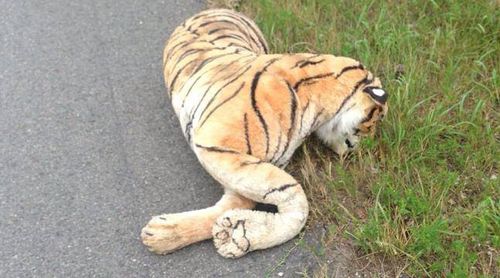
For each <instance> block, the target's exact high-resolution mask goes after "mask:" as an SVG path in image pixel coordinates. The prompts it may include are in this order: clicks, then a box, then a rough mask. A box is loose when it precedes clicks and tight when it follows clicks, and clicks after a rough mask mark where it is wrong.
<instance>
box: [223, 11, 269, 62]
mask: <svg viewBox="0 0 500 278" xmlns="http://www.w3.org/2000/svg"><path fill="white" fill-rule="evenodd" d="M215 16H226V17H229V18H232V19H234V20H237V21H239V22H243V23H244V24H245V25H246V26H247V27H248V28H250V30H251V31H252V32H248V34H249V35H250V38H251V39H252V41H253V42H254V43H255V45H257V46H259V43H257V41H255V39H254V38H253V36H252V34H253V35H255V36H256V37H257V39H258V40H259V42H260V46H261V47H262V48H263V50H264V53H266V54H267V53H268V52H269V50H268V49H267V46H266V43H265V42H264V38H262V36H260V35H259V32H258V31H257V30H256V29H255V28H254V27H253V26H252V24H251V23H250V22H249V21H248V20H247V19H246V18H244V17H242V16H241V15H239V14H232V13H225V14H217V15H215Z"/></svg>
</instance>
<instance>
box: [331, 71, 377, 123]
mask: <svg viewBox="0 0 500 278" xmlns="http://www.w3.org/2000/svg"><path fill="white" fill-rule="evenodd" d="M372 81H373V79H368V74H366V76H365V77H364V78H363V79H361V80H360V81H358V82H357V83H356V85H354V88H353V89H352V91H351V93H350V94H349V95H348V96H347V97H346V98H345V99H344V100H343V101H342V104H340V107H339V108H338V109H337V112H335V114H333V116H334V117H335V116H336V115H337V114H338V113H339V112H340V110H341V109H342V107H344V105H345V104H346V103H347V101H348V100H349V99H350V98H351V97H352V96H353V95H354V94H355V93H356V91H357V90H358V89H359V87H360V86H361V85H363V84H365V85H368V84H370V83H372Z"/></svg>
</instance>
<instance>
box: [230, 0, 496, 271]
mask: <svg viewBox="0 0 500 278" xmlns="http://www.w3.org/2000/svg"><path fill="white" fill-rule="evenodd" d="M232 2H237V1H232ZM233 4H234V3H233ZM237 8H238V9H239V10H241V11H243V12H244V13H246V14H248V15H250V16H252V17H254V18H255V20H256V22H257V24H258V25H259V26H260V27H261V29H262V30H263V32H264V34H265V36H266V38H267V39H268V42H269V44H270V47H271V49H272V51H273V52H321V53H330V54H334V55H338V56H349V57H352V58H355V59H358V60H360V61H361V62H362V63H363V64H364V65H365V66H366V67H367V68H369V69H370V70H371V71H372V72H374V73H375V74H376V75H378V76H379V77H380V78H381V80H382V82H383V84H384V87H385V88H386V91H387V92H389V94H390V97H389V113H388V115H387V117H386V119H385V120H384V122H383V123H382V125H381V126H380V128H379V131H378V133H377V135H376V136H375V138H373V139H366V140H364V142H363V144H362V146H361V148H360V149H359V150H358V151H357V152H356V153H355V154H353V155H352V156H350V157H349V158H347V159H346V160H344V161H339V160H338V159H337V158H336V157H335V156H333V155H331V153H329V152H328V151H326V150H325V149H324V148H322V147H320V146H318V144H316V143H315V142H314V141H309V142H307V143H306V144H305V145H304V146H303V147H302V149H301V151H298V156H297V159H295V162H294V164H293V165H292V166H291V169H292V170H294V171H295V172H296V174H297V177H298V178H300V179H301V180H302V183H303V184H304V185H305V186H306V187H308V191H309V192H310V193H311V194H310V196H309V197H310V199H311V202H313V203H314V204H313V212H312V218H313V220H314V219H316V220H318V219H321V220H322V221H326V222H327V223H330V224H332V229H333V234H337V235H338V234H339V231H338V229H336V228H335V227H337V228H338V227H343V228H345V227H346V225H347V230H345V231H342V232H340V233H341V237H344V238H347V239H350V240H353V241H354V242H355V243H356V244H357V246H359V247H360V248H361V249H362V251H363V254H368V255H369V256H372V257H376V256H384V257H388V258H390V260H389V261H392V262H394V263H395V265H396V266H397V267H398V268H399V270H398V271H404V272H405V273H410V274H413V275H416V276H423V275H427V276H432V277H435V276H447V277H494V276H496V277H498V275H500V270H499V269H500V263H499V252H500V251H499V250H500V200H499V195H500V194H499V193H500V186H499V184H500V183H499V181H500V180H499V179H496V178H495V177H496V176H498V175H499V173H498V170H499V169H498V161H499V158H500V155H499V149H500V144H499V139H500V132H499V131H500V128H499V116H500V115H499V111H500V101H499V100H500V97H499V94H500V57H499V54H500V20H499V17H500V5H499V4H498V2H496V1H491V0H490V1H486V0H483V1H480V0H476V1H437V0H434V1H432V0H431V1H426V0H413V1H373V0H371V1H370V0H358V1H350V0H308V1H305V0H303V1H299V0H295V1H292V0H289V1H285V0H276V1H271V0H255V1H241V3H239V5H238V7H237ZM318 169H320V170H319V171H318ZM333 244H334V243H333Z"/></svg>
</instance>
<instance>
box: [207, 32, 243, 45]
mask: <svg viewBox="0 0 500 278" xmlns="http://www.w3.org/2000/svg"><path fill="white" fill-rule="evenodd" d="M222 39H235V40H238V41H240V42H245V43H248V42H246V41H245V40H244V39H243V38H242V37H240V36H238V35H232V34H229V35H220V36H218V37H216V38H215V39H212V40H210V42H211V43H214V42H216V41H218V40H222Z"/></svg>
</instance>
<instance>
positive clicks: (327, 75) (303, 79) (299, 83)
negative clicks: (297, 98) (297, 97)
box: [293, 72, 335, 91]
mask: <svg viewBox="0 0 500 278" xmlns="http://www.w3.org/2000/svg"><path fill="white" fill-rule="evenodd" d="M333 75H335V72H328V73H323V74H318V75H314V76H309V77H306V78H302V79H300V80H299V81H298V82H297V83H295V85H294V86H293V89H294V90H295V91H297V89H298V88H299V86H300V85H302V83H304V82H309V81H311V80H315V79H322V78H326V77H330V76H333Z"/></svg>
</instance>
